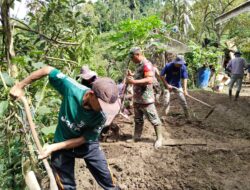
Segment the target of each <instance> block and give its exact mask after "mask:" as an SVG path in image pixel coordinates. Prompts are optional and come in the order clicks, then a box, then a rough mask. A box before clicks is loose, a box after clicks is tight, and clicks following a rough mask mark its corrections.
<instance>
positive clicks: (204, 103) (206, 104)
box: [172, 86, 214, 108]
mask: <svg viewBox="0 0 250 190" xmlns="http://www.w3.org/2000/svg"><path fill="white" fill-rule="evenodd" d="M172 87H173V89H175V90H177V91H178V92H181V93H183V92H182V91H181V90H180V89H178V88H176V87H175V86H172ZM186 96H187V97H189V98H191V99H193V100H195V101H197V102H199V103H201V104H203V105H205V106H207V107H210V108H214V107H213V106H211V105H209V104H208V103H206V102H203V101H201V100H199V99H197V98H195V97H193V96H191V95H189V94H187V95H186Z"/></svg>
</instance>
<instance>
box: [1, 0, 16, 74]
mask: <svg viewBox="0 0 250 190" xmlns="http://www.w3.org/2000/svg"><path fill="white" fill-rule="evenodd" d="M11 3H13V1H10V0H2V1H1V17H2V20H1V22H2V26H3V43H4V46H5V48H4V53H5V56H6V61H7V64H8V72H9V74H10V75H11V76H12V77H14V78H16V77H17V73H18V72H17V67H16V65H14V64H12V62H11V60H12V58H13V57H15V51H14V45H13V27H12V26H11V23H10V17H9V12H10V6H11Z"/></svg>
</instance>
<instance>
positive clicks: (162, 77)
mask: <svg viewBox="0 0 250 190" xmlns="http://www.w3.org/2000/svg"><path fill="white" fill-rule="evenodd" d="M161 81H162V82H163V84H164V86H165V88H167V89H168V90H170V91H171V90H172V86H171V85H170V84H168V82H167V81H166V80H165V77H164V76H161Z"/></svg>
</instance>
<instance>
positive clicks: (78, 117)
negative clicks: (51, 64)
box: [49, 69, 106, 142]
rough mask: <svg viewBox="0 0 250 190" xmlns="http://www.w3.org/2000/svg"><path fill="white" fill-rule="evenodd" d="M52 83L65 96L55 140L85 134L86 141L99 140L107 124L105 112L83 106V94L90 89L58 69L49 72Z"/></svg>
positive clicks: (60, 140)
mask: <svg viewBox="0 0 250 190" xmlns="http://www.w3.org/2000/svg"><path fill="white" fill-rule="evenodd" d="M49 81H50V84H51V85H52V86H53V87H54V88H55V89H56V90H57V91H58V92H59V93H60V94H61V95H62V96H63V99H62V104H61V108H60V112H59V116H58V125H57V128H56V132H55V137H54V140H55V142H62V141H66V140H69V139H72V138H76V137H80V136H84V138H85V139H86V141H88V142H90V141H97V140H98V137H99V135H100V133H101V130H102V128H103V126H104V124H105V121H106V117H105V115H104V113H103V112H96V111H93V110H87V109H85V108H83V105H82V104H83V96H84V95H85V93H86V92H87V91H88V90H90V89H89V88H87V87H85V86H83V85H81V84H79V83H77V82H76V81H75V80H73V79H72V78H70V77H67V76H66V75H64V74H63V73H61V72H60V71H59V70H57V69H53V70H52V71H51V72H50V74H49Z"/></svg>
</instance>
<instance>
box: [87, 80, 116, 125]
mask: <svg viewBox="0 0 250 190" xmlns="http://www.w3.org/2000/svg"><path fill="white" fill-rule="evenodd" d="M88 96H89V97H88V98H89V101H88V102H89V104H90V107H91V108H92V109H93V110H94V111H103V112H104V113H105V115H106V117H107V123H109V122H111V121H112V120H113V118H114V117H115V116H116V115H117V114H118V112H119V110H120V104H119V100H118V88H117V85H116V84H115V82H114V81H113V80H112V79H110V78H98V79H96V81H95V82H94V83H93V85H92V90H91V91H90V92H89V95H88Z"/></svg>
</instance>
